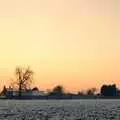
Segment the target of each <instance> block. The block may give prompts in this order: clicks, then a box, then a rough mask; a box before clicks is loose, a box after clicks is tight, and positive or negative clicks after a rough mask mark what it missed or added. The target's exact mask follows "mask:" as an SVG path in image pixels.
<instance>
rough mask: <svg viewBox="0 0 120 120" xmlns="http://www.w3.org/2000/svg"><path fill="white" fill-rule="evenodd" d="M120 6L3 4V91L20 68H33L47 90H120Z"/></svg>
mask: <svg viewBox="0 0 120 120" xmlns="http://www.w3.org/2000/svg"><path fill="white" fill-rule="evenodd" d="M119 6H120V1H119V0H0V55H1V57H0V80H1V84H0V87H1V88H2V86H3V85H8V83H9V82H10V79H13V78H14V70H15V68H16V66H22V67H26V66H30V67H31V69H32V70H33V71H34V81H35V82H34V85H35V86H37V87H39V88H40V89H42V90H43V89H44V90H45V89H51V88H53V87H54V86H56V85H57V84H61V85H63V86H64V87H65V89H66V91H72V92H75V91H79V90H84V89H88V88H91V87H97V88H99V87H100V86H101V85H102V84H106V83H107V84H112V83H116V84H117V85H118V87H119V85H120V34H119V31H120V22H119V21H120V7H119Z"/></svg>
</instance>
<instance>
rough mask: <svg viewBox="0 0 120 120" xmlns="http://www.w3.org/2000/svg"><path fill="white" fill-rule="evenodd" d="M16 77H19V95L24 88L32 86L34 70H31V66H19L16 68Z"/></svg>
mask: <svg viewBox="0 0 120 120" xmlns="http://www.w3.org/2000/svg"><path fill="white" fill-rule="evenodd" d="M15 74H16V78H17V81H16V83H17V85H18V91H19V96H21V92H22V90H25V89H27V88H29V87H30V85H31V83H32V76H33V71H32V70H30V68H29V67H28V68H21V67H17V68H16V70H15Z"/></svg>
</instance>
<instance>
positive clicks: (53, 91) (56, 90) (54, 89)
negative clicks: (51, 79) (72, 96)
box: [51, 85, 64, 95]
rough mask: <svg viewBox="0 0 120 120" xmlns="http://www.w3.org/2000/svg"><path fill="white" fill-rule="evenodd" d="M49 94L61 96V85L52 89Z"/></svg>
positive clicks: (62, 89) (62, 90)
mask: <svg viewBox="0 0 120 120" xmlns="http://www.w3.org/2000/svg"><path fill="white" fill-rule="evenodd" d="M51 94H55V95H62V94H64V88H63V86H62V85H57V86H55V87H54V88H53V90H52V92H51Z"/></svg>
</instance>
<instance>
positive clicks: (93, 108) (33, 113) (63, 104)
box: [0, 100, 120, 120]
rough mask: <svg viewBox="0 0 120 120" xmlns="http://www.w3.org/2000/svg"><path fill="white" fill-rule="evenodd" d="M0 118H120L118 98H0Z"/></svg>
mask: <svg viewBox="0 0 120 120" xmlns="http://www.w3.org/2000/svg"><path fill="white" fill-rule="evenodd" d="M0 120H120V100H0Z"/></svg>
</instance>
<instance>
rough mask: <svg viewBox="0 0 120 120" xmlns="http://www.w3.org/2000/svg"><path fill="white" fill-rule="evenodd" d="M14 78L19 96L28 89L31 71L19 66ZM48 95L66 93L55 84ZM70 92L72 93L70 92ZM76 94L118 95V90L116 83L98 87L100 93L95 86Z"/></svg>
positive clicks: (14, 84) (4, 89) (31, 76)
mask: <svg viewBox="0 0 120 120" xmlns="http://www.w3.org/2000/svg"><path fill="white" fill-rule="evenodd" d="M15 75H16V80H15V81H14V83H12V85H13V86H14V87H16V89H17V90H18V92H19V96H21V92H22V91H23V90H27V89H30V86H31V83H32V80H33V71H32V70H31V69H30V68H29V67H28V68H21V67H18V68H16V70H15ZM6 92H7V89H6V87H5V86H4V88H3V91H2V92H1V93H2V94H5V93H6ZM48 93H49V95H63V94H67V93H65V90H64V87H63V86H62V85H57V86H55V87H54V88H53V89H52V90H51V91H49V92H48ZM71 94H72V93H71ZM77 95H81V96H82V95H87V96H97V95H101V96H118V95H119V90H118V89H117V87H116V85H115V84H113V85H103V86H102V87H101V88H100V93H97V89H96V88H91V89H88V90H87V91H86V92H78V94H77Z"/></svg>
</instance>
